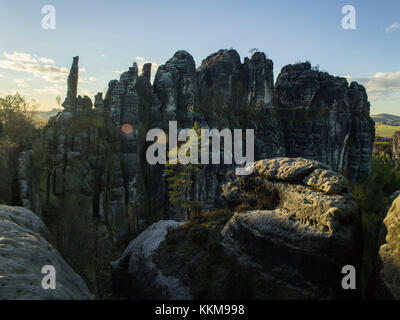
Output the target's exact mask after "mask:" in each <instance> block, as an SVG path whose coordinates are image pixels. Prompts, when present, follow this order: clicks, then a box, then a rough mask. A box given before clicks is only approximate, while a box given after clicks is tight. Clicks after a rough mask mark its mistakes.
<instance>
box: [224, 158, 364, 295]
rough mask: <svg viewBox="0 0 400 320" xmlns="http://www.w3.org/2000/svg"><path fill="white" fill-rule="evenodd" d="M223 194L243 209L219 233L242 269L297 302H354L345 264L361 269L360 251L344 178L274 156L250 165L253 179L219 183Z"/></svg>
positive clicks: (315, 165) (311, 163)
mask: <svg viewBox="0 0 400 320" xmlns="http://www.w3.org/2000/svg"><path fill="white" fill-rule="evenodd" d="M223 195H224V197H225V199H226V200H227V202H228V203H229V204H230V205H231V206H238V205H242V206H243V205H245V206H246V207H247V208H249V209H247V210H245V211H243V212H240V213H236V214H235V215H234V216H233V218H232V219H231V220H230V221H228V223H227V224H226V226H225V228H224V229H223V231H222V236H223V245H224V246H225V248H226V249H227V250H228V252H231V253H233V254H234V255H236V256H237V258H238V259H239V260H240V261H242V263H243V264H245V265H251V266H254V267H255V268H256V269H258V270H259V271H260V272H262V273H263V274H264V276H265V277H268V278H271V279H272V281H273V282H275V283H278V284H280V285H281V286H285V287H287V288H292V289H294V290H296V291H298V292H301V294H303V297H308V298H313V299H332V298H335V299H337V298H345V297H357V292H356V291H352V290H350V291H346V290H343V288H342V285H341V280H342V278H343V275H342V273H341V270H342V268H343V267H344V266H346V265H352V266H354V267H355V268H356V270H358V272H360V271H361V250H362V248H361V234H360V228H361V220H360V217H359V213H358V209H357V204H356V202H355V199H354V198H353V196H352V195H351V193H350V192H349V188H348V182H347V180H346V178H345V177H343V176H342V175H341V174H338V173H336V172H334V171H332V170H330V169H329V168H328V167H327V166H326V165H323V164H321V163H319V162H315V161H311V160H307V159H304V158H275V159H270V160H262V161H258V162H256V163H255V170H254V174H252V175H251V176H247V177H241V178H238V179H236V180H235V181H233V182H229V183H227V184H226V185H224V186H223ZM263 199H264V200H263ZM268 199H273V201H268ZM251 208H254V209H251ZM256 209H257V210H256ZM277 298H282V297H277Z"/></svg>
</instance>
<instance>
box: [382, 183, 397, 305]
mask: <svg viewBox="0 0 400 320" xmlns="http://www.w3.org/2000/svg"><path fill="white" fill-rule="evenodd" d="M394 196H395V199H394V200H393V199H391V200H390V207H389V209H388V212H387V215H386V217H385V219H384V220H383V223H384V227H385V230H383V231H384V235H385V243H384V244H383V245H382V246H381V247H380V249H379V260H380V261H379V265H380V272H379V279H378V281H379V282H378V285H379V286H378V290H379V291H380V295H381V298H382V297H383V298H391V299H396V300H399V299H400V193H399V191H397V192H396V193H395V194H394ZM393 198H394V197H393Z"/></svg>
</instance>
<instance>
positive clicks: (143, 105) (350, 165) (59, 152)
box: [41, 50, 374, 240]
mask: <svg viewBox="0 0 400 320" xmlns="http://www.w3.org/2000/svg"><path fill="white" fill-rule="evenodd" d="M78 70H79V67H78V59H77V58H74V61H73V64H72V67H71V73H70V76H69V78H68V93H67V98H66V101H65V103H64V107H65V110H64V112H62V113H61V114H60V115H58V116H57V117H55V118H54V119H52V121H50V123H49V125H48V126H47V127H46V129H45V134H44V135H45V138H44V141H45V146H46V150H47V152H48V153H49V154H51V156H50V157H49V159H48V165H47V168H46V169H47V170H46V174H45V175H44V176H42V177H41V179H42V182H41V183H42V184H41V185H46V188H45V190H46V191H45V193H46V194H45V195H44V197H42V199H45V201H46V204H45V205H44V206H45V207H50V208H53V207H56V208H57V207H59V206H60V204H62V203H65V202H71V201H72V202H74V203H82V210H84V211H86V212H87V214H88V215H89V216H91V217H94V219H95V220H96V223H97V221H100V224H98V225H100V226H101V229H102V230H103V231H104V234H105V236H106V237H108V238H110V239H113V240H116V239H123V238H124V237H126V236H129V235H130V234H132V233H133V232H137V231H140V230H143V227H146V221H147V220H148V218H149V215H152V214H157V219H162V218H165V217H167V218H174V219H178V220H183V219H185V215H184V214H183V213H182V212H180V209H179V208H177V207H175V206H173V205H172V204H171V203H170V201H169V197H168V183H167V181H166V178H165V168H164V166H163V165H149V164H148V163H147V161H146V159H145V153H146V149H147V146H148V145H149V143H148V142H146V141H145V136H146V134H147V132H148V130H150V129H153V128H160V129H163V130H165V131H166V130H167V129H168V121H170V120H177V122H178V129H182V128H190V127H192V126H193V125H194V124H195V123H197V125H198V126H199V127H200V128H216V129H219V130H222V129H223V128H230V129H235V128H236V129H237V128H242V129H254V130H255V158H256V160H257V159H267V158H271V157H277V156H294V157H297V156H302V157H305V158H308V159H314V160H318V161H321V162H324V163H326V164H328V165H329V166H330V167H331V168H332V169H333V170H339V171H341V172H343V173H344V174H346V175H347V177H349V178H350V179H351V180H355V179H361V178H363V177H364V176H366V175H368V173H369V170H370V164H371V154H372V144H373V140H374V124H373V122H372V120H371V119H370V117H369V103H368V100H367V95H366V92H365V89H364V88H363V87H362V86H360V85H358V84H357V83H352V84H351V85H350V86H349V85H348V83H347V81H346V79H344V78H337V77H333V76H330V75H328V74H327V73H323V72H319V71H317V70H314V69H312V68H311V65H310V64H309V63H300V64H296V65H289V66H286V67H284V68H283V69H282V72H281V74H280V75H279V77H278V80H277V83H276V84H275V86H274V83H273V79H274V77H273V62H272V61H271V60H269V59H267V58H266V56H265V54H263V53H261V52H256V53H255V54H253V56H252V57H250V58H245V60H244V62H243V63H242V62H241V60H240V56H239V55H238V53H237V52H236V51H235V50H220V51H218V52H216V53H214V54H212V55H210V56H208V57H207V58H206V59H204V60H203V62H202V64H201V65H200V66H199V67H198V68H197V69H196V66H195V63H194V59H193V57H192V56H191V55H190V54H189V53H187V52H186V51H178V52H177V53H176V54H175V55H174V56H173V57H172V58H171V59H170V60H169V61H167V62H166V63H165V64H164V65H162V66H160V67H159V69H158V71H157V74H156V75H155V80H154V83H153V84H151V82H150V79H151V75H150V70H151V66H150V65H149V64H148V65H146V66H144V67H143V72H142V74H141V75H139V74H138V67H137V65H136V64H133V66H132V67H130V68H129V70H128V71H127V72H124V73H123V74H122V75H121V77H120V79H119V81H118V80H112V81H110V83H109V87H108V90H107V93H106V95H105V97H104V99H103V97H102V95H101V94H98V95H97V96H96V97H95V102H94V108H93V103H92V102H91V100H90V99H89V98H88V97H77V89H76V88H77V85H78ZM84 120H85V121H84ZM221 148H222V150H221V151H222V152H221V164H220V165H205V166H199V170H198V172H197V173H196V174H195V176H194V178H193V179H194V183H193V185H192V189H191V190H189V191H188V194H190V197H191V198H192V200H198V201H200V202H201V203H202V204H203V207H204V209H214V208H216V207H221V206H223V199H222V192H221V186H222V185H223V184H224V183H225V182H226V173H227V172H228V171H230V170H232V169H234V165H229V164H224V163H223V157H224V152H223V144H222V145H221ZM310 183H311V182H310ZM77 195H78V196H77ZM71 199H72V200H71ZM157 219H156V220H157ZM153 221H154V220H153ZM102 237H103V236H102Z"/></svg>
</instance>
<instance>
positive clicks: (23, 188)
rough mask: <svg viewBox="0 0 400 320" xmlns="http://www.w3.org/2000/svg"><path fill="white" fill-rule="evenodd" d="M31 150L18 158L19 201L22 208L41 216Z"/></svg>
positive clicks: (22, 153)
mask: <svg viewBox="0 0 400 320" xmlns="http://www.w3.org/2000/svg"><path fill="white" fill-rule="evenodd" d="M33 157H34V153H33V151H32V150H29V151H24V152H21V154H20V155H19V158H18V187H19V201H20V203H21V205H22V206H23V207H24V208H27V209H30V210H32V211H33V212H34V213H36V214H37V215H38V216H39V217H41V216H42V207H41V204H40V193H39V186H38V179H37V173H36V169H35V168H34V164H33V161H34V160H33Z"/></svg>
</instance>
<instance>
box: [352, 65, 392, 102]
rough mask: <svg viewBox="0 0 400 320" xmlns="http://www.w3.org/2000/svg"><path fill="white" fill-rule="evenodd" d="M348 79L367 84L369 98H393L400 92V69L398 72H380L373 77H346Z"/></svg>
mask: <svg viewBox="0 0 400 320" xmlns="http://www.w3.org/2000/svg"><path fill="white" fill-rule="evenodd" d="M346 78H347V80H348V81H350V82H351V81H357V82H359V83H361V84H363V85H364V86H365V88H366V89H367V92H368V95H369V98H370V99H371V100H377V99H381V98H384V99H389V100H390V99H393V98H395V96H396V95H398V94H400V71H398V72H378V73H376V74H375V75H373V76H371V77H366V78H352V77H350V76H347V77H346Z"/></svg>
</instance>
